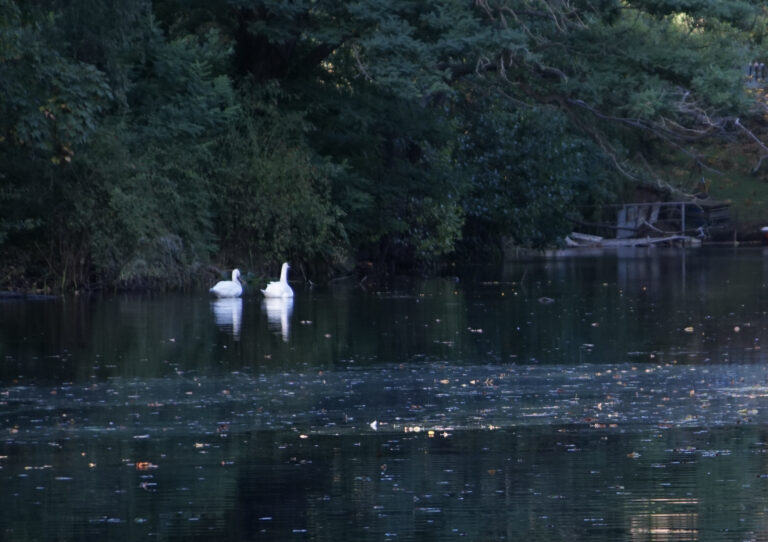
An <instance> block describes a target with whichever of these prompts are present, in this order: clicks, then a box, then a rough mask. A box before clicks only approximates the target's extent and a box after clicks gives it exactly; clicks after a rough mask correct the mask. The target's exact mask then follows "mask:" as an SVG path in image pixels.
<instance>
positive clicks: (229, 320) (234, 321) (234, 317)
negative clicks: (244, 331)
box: [211, 297, 243, 341]
mask: <svg viewBox="0 0 768 542" xmlns="http://www.w3.org/2000/svg"><path fill="white" fill-rule="evenodd" d="M211 309H213V317H214V319H215V320H216V325H217V326H219V327H220V328H222V329H223V330H224V331H228V332H230V333H232V336H233V337H234V338H235V340H236V341H237V340H239V339H240V326H241V324H242V321H243V299H242V298H240V297H222V298H220V299H216V300H214V301H211Z"/></svg>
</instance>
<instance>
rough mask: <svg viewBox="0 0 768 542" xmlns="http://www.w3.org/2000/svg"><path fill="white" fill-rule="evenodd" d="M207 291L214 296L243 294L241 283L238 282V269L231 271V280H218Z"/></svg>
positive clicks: (238, 295)
mask: <svg viewBox="0 0 768 542" xmlns="http://www.w3.org/2000/svg"><path fill="white" fill-rule="evenodd" d="M208 291H209V292H211V293H212V294H213V295H215V296H216V297H240V296H241V295H242V294H243V285H242V284H241V283H240V270H239V269H234V270H233V271H232V280H222V281H219V282H217V283H216V284H215V285H214V286H213V288H211V289H210V290H208Z"/></svg>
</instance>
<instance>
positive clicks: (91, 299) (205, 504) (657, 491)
mask: <svg viewBox="0 0 768 542" xmlns="http://www.w3.org/2000/svg"><path fill="white" fill-rule="evenodd" d="M258 286H259V285H249V287H248V289H247V294H246V296H245V297H244V298H243V299H242V300H236V301H225V302H216V301H213V300H212V299H211V298H209V297H208V296H207V295H206V294H204V293H200V294H163V295H103V296H80V297H68V298H64V299H56V300H40V299H4V300H0V491H2V493H1V494H2V506H0V540H11V541H16V540H19V541H20V540H25V541H26V540H41V541H50V540H85V539H89V538H90V539H92V540H111V541H112V540H114V541H120V540H144V539H158V540H194V539H198V540H206V541H209V540H210V541H219V540H226V541H237V540H260V541H261V540H265V541H287V540H297V541H301V540H328V541H363V540H377V541H378V540H392V541H403V540H428V541H435V542H438V541H447V540H521V539H525V540H531V541H534V540H541V541H549V540H590V541H613V540H648V541H650V540H653V541H672V540H675V541H682V540H768V425H766V422H768V364H767V361H768V360H767V359H766V358H767V357H768V345H766V349H765V350H763V349H762V344H763V342H766V343H768V331H767V328H768V253H766V252H764V250H763V249H759V248H739V249H717V250H715V249H698V250H693V251H687V252H682V251H670V252H668V251H665V250H658V249H657V250H651V251H646V250H638V249H635V250H632V251H629V252H626V253H621V254H617V253H607V254H605V255H603V256H602V257H578V258H567V259H566V258H564V259H558V260H548V261H540V262H527V263H526V262H521V263H514V264H507V265H505V266H499V267H498V268H488V267H482V268H481V267H477V268H467V269H457V270H456V271H455V276H451V277H446V278H439V279H429V280H417V281H404V282H394V283H393V284H392V285H389V286H387V287H383V286H382V287H377V288H374V287H369V288H367V289H364V288H362V287H360V286H359V285H357V284H355V283H347V284H344V283H338V284H335V285H332V286H330V287H323V288H314V289H306V288H303V287H302V286H301V285H300V284H298V283H294V287H295V290H296V298H295V300H294V301H293V303H292V304H290V305H285V304H280V303H278V304H276V305H274V304H270V305H266V304H265V303H264V301H263V299H262V298H261V297H260V295H258Z"/></svg>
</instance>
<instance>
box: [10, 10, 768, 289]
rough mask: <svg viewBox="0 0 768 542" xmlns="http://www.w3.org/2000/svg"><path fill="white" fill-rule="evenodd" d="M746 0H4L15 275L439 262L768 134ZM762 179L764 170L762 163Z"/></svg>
mask: <svg viewBox="0 0 768 542" xmlns="http://www.w3.org/2000/svg"><path fill="white" fill-rule="evenodd" d="M767 21H768V17H767V16H766V12H765V8H764V6H763V5H762V3H760V2H756V1H746V0H733V1H730V0H729V1H723V2H710V1H706V0H684V1H683V0H646V1H637V2H635V1H620V0H577V1H570V0H495V1H494V0H475V1H474V2H471V1H468V0H462V1H459V0H441V1H439V2H419V1H415V0H388V1H380V0H356V1H350V2H334V1H331V0H290V1H286V0H226V1H222V2H214V3H211V2H204V1H202V0H185V1H181V0H127V1H118V0H109V1H106V2H104V1H95V0H74V1H65V0H34V1H24V2H22V1H19V0H0V254H2V256H3V261H4V262H5V263H4V264H3V266H2V271H3V273H2V275H3V279H2V282H3V283H4V284H5V285H6V286H8V285H12V286H24V287H36V288H49V289H51V288H97V287H131V286H146V285H157V286H165V287H167V286H183V285H186V284H190V283H191V282H193V281H194V279H195V277H199V276H201V274H205V273H206V272H207V271H206V270H208V269H210V265H211V264H216V265H220V266H235V265H237V266H239V267H241V268H246V269H250V270H253V271H256V272H262V271H266V270H268V269H274V267H275V266H276V264H278V263H279V262H280V261H282V260H285V259H290V260H292V261H294V262H295V263H299V264H300V265H301V267H304V268H306V269H311V270H312V272H313V274H314V275H315V276H319V275H322V274H328V275H329V274H332V273H335V272H339V271H340V270H349V269H351V267H352V266H353V265H354V262H355V261H358V260H363V259H364V260H369V261H372V262H375V263H378V264H386V265H388V266H410V267H413V266H418V265H422V264H429V263H433V262H437V261H440V260H441V259H444V258H446V257H454V258H457V257H461V256H462V255H466V254H468V253H469V252H470V251H474V250H484V249H491V250H492V249H493V247H498V246H499V242H500V240H501V239H503V238H506V239H512V240H513V241H514V242H516V243H517V244H520V245H525V246H532V247H542V246H547V245H550V244H553V243H556V242H557V240H558V239H560V238H562V236H563V235H564V234H565V233H567V232H568V231H569V228H570V227H571V224H572V221H573V220H577V219H579V218H580V217H581V214H582V213H583V212H584V209H588V208H590V207H594V206H595V205H599V204H601V203H604V202H607V201H611V200H614V199H617V198H621V197H622V196H623V195H624V194H625V192H626V191H627V190H628V189H630V188H631V187H633V186H637V185H640V184H649V183H650V184H654V185H657V186H670V182H669V179H668V178H665V175H664V168H663V165H664V163H665V162H666V161H667V160H669V159H670V157H672V156H676V155H677V156H683V157H686V160H688V161H689V162H690V163H691V164H694V165H695V166H696V167H701V168H707V167H710V166H709V162H708V161H707V159H706V153H705V149H706V147H705V145H706V144H707V143H708V142H711V141H713V140H727V141H735V140H739V139H742V140H745V141H749V142H751V143H752V144H757V145H758V147H759V148H760V149H762V151H761V156H765V155H768V147H766V146H765V145H764V144H763V143H762V141H763V134H764V132H765V129H764V114H765V102H764V100H763V96H762V91H761V88H762V87H761V86H757V87H756V86H755V85H749V84H747V83H748V76H747V72H746V70H745V68H746V66H748V65H751V64H752V63H753V62H755V61H761V59H764V58H765V48H766V43H765V41H766V40H765V35H766V28H767V26H766V22H767ZM757 168H759V164H756V169H757Z"/></svg>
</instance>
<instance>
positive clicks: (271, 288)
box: [261, 262, 293, 297]
mask: <svg viewBox="0 0 768 542" xmlns="http://www.w3.org/2000/svg"><path fill="white" fill-rule="evenodd" d="M290 268H291V266H290V265H288V262H286V263H284V264H283V268H282V269H281V270H280V280H279V281H277V282H270V283H269V284H267V287H266V288H264V289H263V290H262V291H261V293H262V294H264V297H293V290H292V289H291V287H290V286H288V270H289V269H290Z"/></svg>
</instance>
